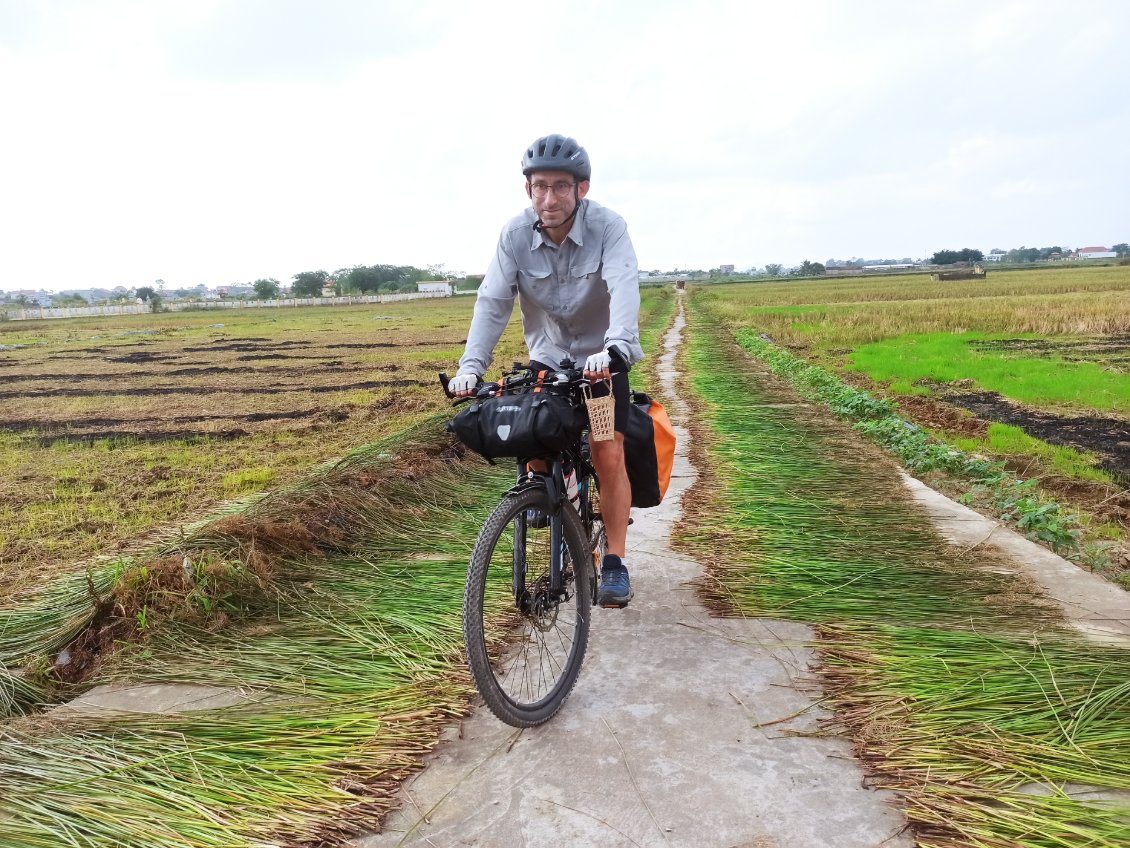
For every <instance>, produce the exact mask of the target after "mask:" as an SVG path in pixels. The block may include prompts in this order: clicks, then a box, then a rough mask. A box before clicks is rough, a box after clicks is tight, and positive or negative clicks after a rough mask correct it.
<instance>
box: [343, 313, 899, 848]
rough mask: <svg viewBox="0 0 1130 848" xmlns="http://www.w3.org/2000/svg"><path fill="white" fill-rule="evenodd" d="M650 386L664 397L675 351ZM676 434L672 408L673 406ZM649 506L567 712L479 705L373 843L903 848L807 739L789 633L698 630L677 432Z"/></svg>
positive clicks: (796, 630) (878, 797)
mask: <svg viewBox="0 0 1130 848" xmlns="http://www.w3.org/2000/svg"><path fill="white" fill-rule="evenodd" d="M681 327H682V323H681V320H680V322H679V324H678V325H677V326H676V328H675V330H674V331H673V332H672V334H671V335H670V336H669V337H668V340H667V354H666V355H665V356H664V358H663V362H662V372H661V376H662V377H663V379H664V380H665V383H666V391H667V395H668V397H672V396H674V387H673V381H674V350H675V346H676V345H677V344H678V342H679V338H680V330H681ZM673 406H674V408H673V409H672V410H670V411H671V412H672V417H673V419H675V420H676V421H679V420H681V419H682V418H683V416H685V414H686V411H685V409H683V408H682V407H681V405H680V404H673ZM678 438H679V454H678V457H677V462H676V466H675V475H676V476H675V478H674V479H673V480H672V483H671V490H670V491H669V492H668V495H667V499H666V501H665V503H664V504H663V506H661V507H659V508H657V509H652V510H641V511H637V512H636V513H635V516H634V517H635V524H634V525H633V526H632V527H631V528H630V532H629V537H628V544H629V549H630V550H629V552H628V556H627V563H628V565H629V568H630V569H631V573H632V582H633V586H634V588H635V592H636V597H635V600H633V601H632V604H631V606H630V607H628V608H627V609H625V610H595V611H594V621H593V628H592V638H591V642H590V647H589V654H588V656H587V658H586V660H585V666H584V669H583V671H582V673H581V677H580V680H579V681H578V683H577V687H576V689H575V690H574V692H573V695H572V697H571V698H570V699H569V701H568V702H567V703H566V705H565V707H564V709H563V710H562V711H561V713H559V714H558V715H557V717H556V718H554V719H553V720H552V721H551V722H549V724H548V725H545V726H543V727H540V728H535V729H532V730H525V731H522V732H517V731H515V730H514V729H513V728H510V727H507V726H505V725H503V724H502V723H500V722H499V721H498V720H497V719H495V718H494V716H493V715H491V714H490V712H489V711H488V710H486V709H485V708H479V709H478V710H476V712H475V714H474V715H472V716H471V717H470V718H468V719H467V720H466V721H464V722H463V725H462V727H461V728H454V729H453V731H452V733H451V734H450V735H449V738H448V739H447V741H445V742H444V743H442V744H441V746H440V747H439V749H438V750H437V751H436V752H435V753H434V754H433V755H432V756H431V757H430V758H429V761H428V763H427V765H426V768H425V769H424V770H423V771H422V772H420V773H419V774H418V775H417V776H416V777H415V778H414V779H413V780H412V781H410V782H409V783H408V784H407V785H406V786H405V788H404V789H403V790H402V791H401V798H402V802H403V805H402V807H401V810H400V811H399V812H398V813H396V814H394V815H393V816H391V817H390V819H389V820H388V821H387V822H386V827H385V830H384V832H383V833H381V834H377V835H373V836H367V837H363V838H360V839H357V840H355V841H354V843H353V845H354V846H356V848H385V846H399V845H417V846H439V848H447V846H452V848H454V846H491V848H541V846H546V848H548V846H554V848H560V846H584V845H600V846H602V848H619V846H648V847H650V846H687V848H692V846H693V848H878V847H879V846H883V847H884V848H908V846H910V845H912V844H913V842H912V840H911V839H910V838H909V837H908V836H907V835H905V834H904V833H903V827H904V824H905V819H904V817H903V815H902V814H901V812H900V811H899V810H898V808H897V806H896V804H897V800H896V799H895V797H894V796H893V795H891V794H890V793H885V792H877V791H872V790H869V789H867V788H865V787H864V785H863V777H864V776H863V772H862V769H861V768H860V766H859V764H858V763H857V762H856V761H855V760H854V759H853V758H852V754H851V747H850V745H849V743H848V742H847V741H846V740H843V739H835V738H807V737H800V736H794V735H790V731H804V730H812V729H814V728H815V727H816V726H817V722H818V721H819V719H820V718H821V717H824V716H825V713H824V712H822V711H821V710H820V709H819V708H818V707H816V706H815V697H816V695H815V690H814V687H813V686H812V685H811V680H810V678H809V675H808V673H807V668H808V664H809V662H810V661H811V652H810V651H809V650H808V649H807V648H806V647H804V646H805V645H806V644H807V643H810V642H811V641H812V640H813V639H814V634H813V633H812V631H811V630H810V629H809V628H808V627H806V626H803V625H800V624H795V623H786V622H780V621H773V620H768V619H757V620H753V619H749V620H730V619H727V620H722V619H716V618H711V617H710V615H709V613H708V612H707V611H706V610H705V609H704V608H703V607H702V606H701V605H700V604H699V603H698V601H697V599H696V596H695V594H694V592H693V590H692V589H691V588H689V587H688V586H686V585H685V584H686V582H687V581H688V580H691V579H693V578H694V577H696V576H697V575H698V574H700V573H701V567H700V566H699V565H698V564H697V563H695V562H692V561H689V560H686V559H684V558H682V557H680V556H678V555H676V554H675V553H673V552H672V551H671V550H670V548H669V547H668V538H669V530H670V527H671V525H672V523H673V522H674V521H675V520H676V519H677V517H678V515H679V508H680V500H681V495H682V492H683V491H684V490H685V489H686V488H687V487H688V486H689V485H690V484H691V482H692V481H693V479H694V469H693V468H692V467H691V466H690V463H689V461H688V459H687V449H688V438H689V437H688V434H687V431H686V430H685V429H683V428H679V430H678Z"/></svg>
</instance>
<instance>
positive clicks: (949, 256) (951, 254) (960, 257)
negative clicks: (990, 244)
mask: <svg viewBox="0 0 1130 848" xmlns="http://www.w3.org/2000/svg"><path fill="white" fill-rule="evenodd" d="M984 258H985V254H984V253H982V252H981V251H979V250H974V249H973V248H972V247H963V248H962V249H961V250H939V251H938V252H937V253H935V254H934V255H933V256H931V257H930V261H931V262H932V263H934V264H935V265H953V264H954V263H955V262H980V261H982V260H983V259H984Z"/></svg>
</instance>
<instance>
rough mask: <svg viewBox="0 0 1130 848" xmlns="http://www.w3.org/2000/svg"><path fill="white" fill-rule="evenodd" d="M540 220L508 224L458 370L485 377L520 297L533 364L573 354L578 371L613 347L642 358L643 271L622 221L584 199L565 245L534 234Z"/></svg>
mask: <svg viewBox="0 0 1130 848" xmlns="http://www.w3.org/2000/svg"><path fill="white" fill-rule="evenodd" d="M535 221H537V215H536V214H535V213H534V210H533V209H527V210H525V211H524V212H523V213H522V214H521V215H518V216H517V217H515V218H512V219H511V220H510V222H509V223H507V225H506V226H505V227H503V229H502V235H501V236H499V239H498V249H497V250H496V251H495V254H494V259H493V260H492V261H491V263H490V267H489V268H488V269H487V273H486V276H485V277H484V278H483V282H482V283H481V284H480V286H479V294H478V299H477V300H476V301H475V314H474V317H473V318H472V319H471V330H470V332H469V333H468V336H467V349H466V351H465V352H464V353H463V358H462V359H460V360H459V373H460V374H477V375H479V376H482V375H483V374H485V373H486V370H487V367H488V366H489V365H490V363H491V362H492V360H493V359H494V356H493V352H494V347H495V345H496V344H498V340H499V338H500V337H501V336H502V331H503V330H505V329H506V325H507V323H509V321H510V315H511V313H512V312H513V311H514V298H515V296H517V298H518V303H519V305H520V306H521V309H522V329H523V332H524V333H525V336H526V347H528V348H529V350H530V358H531V359H532V360H536V361H538V362H544V363H546V364H547V365H559V364H560V363H561V361H562V360H563V359H565V358H566V357H568V358H570V359H572V360H573V362H574V363H575V364H576V365H577V366H578V367H580V366H582V365H584V362H585V359H586V358H588V357H589V356H590V355H592V354H594V353H599V352H600V351H601V350H604V349H605V348H607V347H608V346H609V345H612V344H614V345H616V346H617V347H618V348H619V349H620V351H621V352H622V353H623V354H624V355H625V356H626V357H627V359H628V360H629V361H630V362H632V363H636V362H639V361H640V360H641V359H643V348H641V347H640V338H639V312H640V287H639V266H638V265H637V263H636V252H635V249H634V248H633V247H632V242H631V239H629V238H628V228H627V225H626V224H625V223H624V219H623V218H621V217H620V216H619V215H617V214H616V213H615V212H613V211H612V210H611V209H606V208H605V207H603V206H601V205H600V204H598V203H595V202H593V201H591V200H582V201H581V208H580V209H578V210H577V215H576V217H575V218H574V219H573V226H572V227H571V228H570V230H569V235H568V236H566V238H565V241H563V242H562V243H561V244H560V245H556V244H554V243H553V241H552V240H551V239H549V238H547V237H546V236H545V235H544V234H543V233H540V232H535V231H534V222H535Z"/></svg>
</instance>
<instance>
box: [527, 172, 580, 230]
mask: <svg viewBox="0 0 1130 848" xmlns="http://www.w3.org/2000/svg"><path fill="white" fill-rule="evenodd" d="M573 199H574V200H576V201H577V203H576V205H574V206H573V211H572V212H570V213H569V217H568V218H566V219H565V220H564V221H562V222H561V223H560V224H558V225H557V227H564V226H565V225H566V224H568V223H569V222H570V221H572V220H573V219H574V218H575V217H576V216H577V210H578V209H580V208H581V197H580V192H579V191H578V190H577V186H576V184H574V185H573ZM557 227H554V228H553V229H557ZM534 232H535V233H541V232H545V224H544V223H543V222H542V220H541V218H538V219H537V220H536V221H534Z"/></svg>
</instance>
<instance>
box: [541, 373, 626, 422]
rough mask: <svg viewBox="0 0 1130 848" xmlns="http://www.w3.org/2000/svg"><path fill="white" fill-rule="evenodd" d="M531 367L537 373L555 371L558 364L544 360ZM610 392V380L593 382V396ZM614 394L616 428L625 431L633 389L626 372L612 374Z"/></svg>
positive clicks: (601, 395)
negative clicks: (545, 362) (629, 385)
mask: <svg viewBox="0 0 1130 848" xmlns="http://www.w3.org/2000/svg"><path fill="white" fill-rule="evenodd" d="M530 368H531V369H532V370H533V371H534V372H535V373H537V372H538V371H553V370H555V368H556V366H550V365H546V364H544V363H542V362H531V363H530ZM606 394H608V382H607V381H605V380H600V381H598V382H596V383H593V387H592V396H593V397H604V396H605V395H606ZM612 394H613V396H614V397H615V398H616V423H615V425H614V426H615V428H616V432H617V433H623V432H624V428H625V427H626V426H627V424H628V405H629V404H630V403H631V400H632V399H631V397H630V395H631V389H630V388H629V387H628V375H627V374H626V373H620V374H613V375H612Z"/></svg>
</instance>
